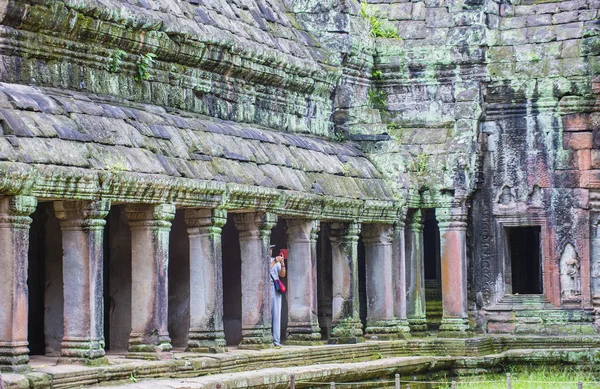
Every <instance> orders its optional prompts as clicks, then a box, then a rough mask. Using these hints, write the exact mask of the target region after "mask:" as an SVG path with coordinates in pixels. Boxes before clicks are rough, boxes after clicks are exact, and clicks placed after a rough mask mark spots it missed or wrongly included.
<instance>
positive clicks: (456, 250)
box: [436, 207, 469, 336]
mask: <svg viewBox="0 0 600 389" xmlns="http://www.w3.org/2000/svg"><path fill="white" fill-rule="evenodd" d="M436 218H437V220H438V226H439V229H440V238H441V244H440V250H441V263H442V307H443V316H442V322H441V324H440V335H445V336H461V335H465V334H466V331H467V330H468V329H469V320H468V313H467V211H466V209H465V208H462V207H456V208H441V209H436Z"/></svg>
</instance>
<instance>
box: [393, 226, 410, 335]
mask: <svg viewBox="0 0 600 389" xmlns="http://www.w3.org/2000/svg"><path fill="white" fill-rule="evenodd" d="M392 275H393V282H394V317H395V318H396V320H397V321H398V337H400V338H407V337H409V336H410V326H409V325H408V320H407V316H406V239H405V237H404V219H402V220H399V221H398V222H396V225H395V226H394V236H393V242H392Z"/></svg>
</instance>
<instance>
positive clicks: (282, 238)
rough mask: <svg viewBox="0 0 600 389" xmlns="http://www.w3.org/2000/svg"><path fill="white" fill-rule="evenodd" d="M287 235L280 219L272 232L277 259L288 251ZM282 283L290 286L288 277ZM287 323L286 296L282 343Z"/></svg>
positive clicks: (283, 304)
mask: <svg viewBox="0 0 600 389" xmlns="http://www.w3.org/2000/svg"><path fill="white" fill-rule="evenodd" d="M286 234H287V229H286V226H285V219H282V218H279V220H278V221H277V225H276V226H275V227H273V229H272V230H271V244H272V245H275V248H273V257H275V256H277V255H278V254H279V250H281V249H288V245H287V237H286ZM292 260H293V259H292ZM286 266H287V262H286ZM281 282H283V284H284V285H286V286H287V284H288V281H287V277H283V278H282V279H281ZM287 323H288V302H287V298H285V296H284V297H283V299H282V301H281V326H280V328H279V330H280V337H281V341H282V342H285V340H286V339H287Z"/></svg>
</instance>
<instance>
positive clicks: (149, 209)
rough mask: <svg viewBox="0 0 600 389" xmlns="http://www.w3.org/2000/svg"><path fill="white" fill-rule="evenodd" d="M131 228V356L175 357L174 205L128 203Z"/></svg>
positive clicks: (150, 357) (146, 357)
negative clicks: (171, 322) (171, 310)
mask: <svg viewBox="0 0 600 389" xmlns="http://www.w3.org/2000/svg"><path fill="white" fill-rule="evenodd" d="M126 213H127V218H128V219H129V226H130V228H131V283H132V285H131V335H130V336H129V353H128V357H131V358H144V359H170V358H172V354H171V353H170V351H171V348H172V347H171V338H170V337H169V329H168V300H169V290H168V286H169V283H168V267H169V233H170V231H171V220H173V218H174V217H175V206H174V205H173V204H159V205H144V204H135V205H128V206H127V208H126Z"/></svg>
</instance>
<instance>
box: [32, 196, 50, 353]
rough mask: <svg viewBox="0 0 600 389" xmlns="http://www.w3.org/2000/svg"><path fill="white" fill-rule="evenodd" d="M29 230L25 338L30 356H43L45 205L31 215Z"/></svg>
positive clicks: (41, 205) (44, 342) (44, 340)
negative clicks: (27, 301)
mask: <svg viewBox="0 0 600 389" xmlns="http://www.w3.org/2000/svg"><path fill="white" fill-rule="evenodd" d="M31 219H32V222H31V227H30V229H29V273H28V277H27V287H28V291H29V323H28V324H29V325H28V327H27V338H28V341H29V353H30V354H31V355H44V353H45V350H46V339H45V335H44V322H45V321H44V309H45V295H44V291H45V289H46V288H45V286H46V255H45V254H46V250H45V249H44V248H45V245H46V243H45V242H46V224H47V222H48V215H47V203H40V204H38V207H37V209H36V210H35V212H34V213H33V215H31Z"/></svg>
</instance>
